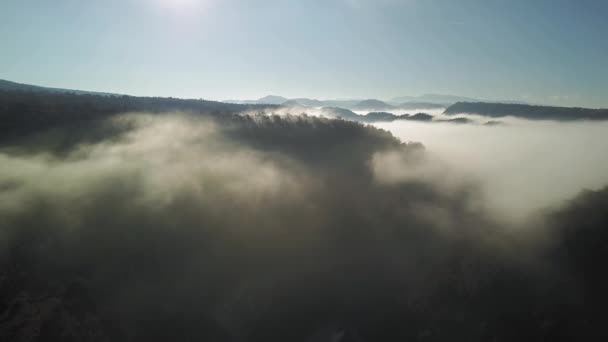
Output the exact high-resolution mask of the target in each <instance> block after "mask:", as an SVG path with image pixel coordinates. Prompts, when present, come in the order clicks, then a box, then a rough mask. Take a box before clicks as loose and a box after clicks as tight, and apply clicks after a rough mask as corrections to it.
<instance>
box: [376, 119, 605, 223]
mask: <svg viewBox="0 0 608 342" xmlns="http://www.w3.org/2000/svg"><path fill="white" fill-rule="evenodd" d="M460 116H462V115H460ZM460 116H459V117H460ZM439 117H441V116H439ZM446 117H447V116H446ZM469 117H472V118H473V119H474V120H476V121H477V122H484V118H481V117H475V116H469ZM485 121H487V118H486V119H485ZM501 122H502V124H499V125H492V126H487V125H474V124H471V125H468V124H466V125H455V124H449V123H417V122H411V121H396V122H392V123H378V124H375V126H376V127H380V128H383V129H386V130H389V131H390V132H391V133H393V134H394V135H395V136H396V137H398V138H400V139H402V140H403V141H420V142H422V143H423V144H424V145H425V146H426V147H427V149H428V152H429V153H430V154H431V155H432V156H433V158H436V159H437V160H439V161H440V162H441V163H443V164H444V165H445V169H444V170H443V171H444V173H445V175H444V177H458V176H465V177H471V178H473V179H476V180H478V181H479V182H481V184H482V189H483V190H482V191H483V193H484V197H485V201H486V203H487V205H488V208H489V209H491V210H494V211H495V212H496V213H497V214H501V215H502V216H503V217H504V218H506V219H517V220H521V219H522V218H525V217H527V216H529V215H530V214H533V213H535V212H536V211H537V210H539V209H543V208H548V207H554V206H558V205H561V204H563V202H564V201H566V200H568V199H570V198H572V197H573V196H574V195H576V194H577V193H579V192H580V191H581V189H600V188H602V187H603V186H605V185H606V184H608V158H606V151H608V139H607V138H606V137H608V123H603V122H574V123H562V122H553V121H528V120H517V119H513V118H505V119H501Z"/></svg>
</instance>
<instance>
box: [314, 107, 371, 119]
mask: <svg viewBox="0 0 608 342" xmlns="http://www.w3.org/2000/svg"><path fill="white" fill-rule="evenodd" d="M321 114H323V116H326V117H328V118H334V119H343V120H350V121H359V119H360V117H361V115H359V114H356V113H354V112H353V111H350V110H348V109H344V108H338V107H323V108H321Z"/></svg>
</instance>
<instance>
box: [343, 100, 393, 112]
mask: <svg viewBox="0 0 608 342" xmlns="http://www.w3.org/2000/svg"><path fill="white" fill-rule="evenodd" d="M395 108H396V107H395V106H392V105H389V104H388V103H386V102H382V101H380V100H375V99H369V100H364V101H361V102H359V103H357V104H356V105H355V106H354V107H353V109H354V110H369V111H387V110H391V109H395Z"/></svg>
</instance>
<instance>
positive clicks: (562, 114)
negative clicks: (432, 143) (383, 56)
mask: <svg viewBox="0 0 608 342" xmlns="http://www.w3.org/2000/svg"><path fill="white" fill-rule="evenodd" d="M444 113H445V114H478V115H483V116H489V117H494V118H498V117H504V116H514V117H518V118H524V119H530V120H558V121H573V120H608V109H589V108H570V107H549V106H531V105H524V104H510V103H485V102H458V103H455V104H453V105H451V106H449V107H448V108H447V109H446V110H445V112H444Z"/></svg>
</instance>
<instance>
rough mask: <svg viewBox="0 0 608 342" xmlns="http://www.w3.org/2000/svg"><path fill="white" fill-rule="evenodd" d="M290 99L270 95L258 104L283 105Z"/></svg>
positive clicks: (258, 101)
mask: <svg viewBox="0 0 608 342" xmlns="http://www.w3.org/2000/svg"><path fill="white" fill-rule="evenodd" d="M288 100H289V99H287V98H285V97H283V96H276V95H268V96H264V97H262V98H261V99H258V100H257V103H258V104H281V103H283V102H285V101H288Z"/></svg>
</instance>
